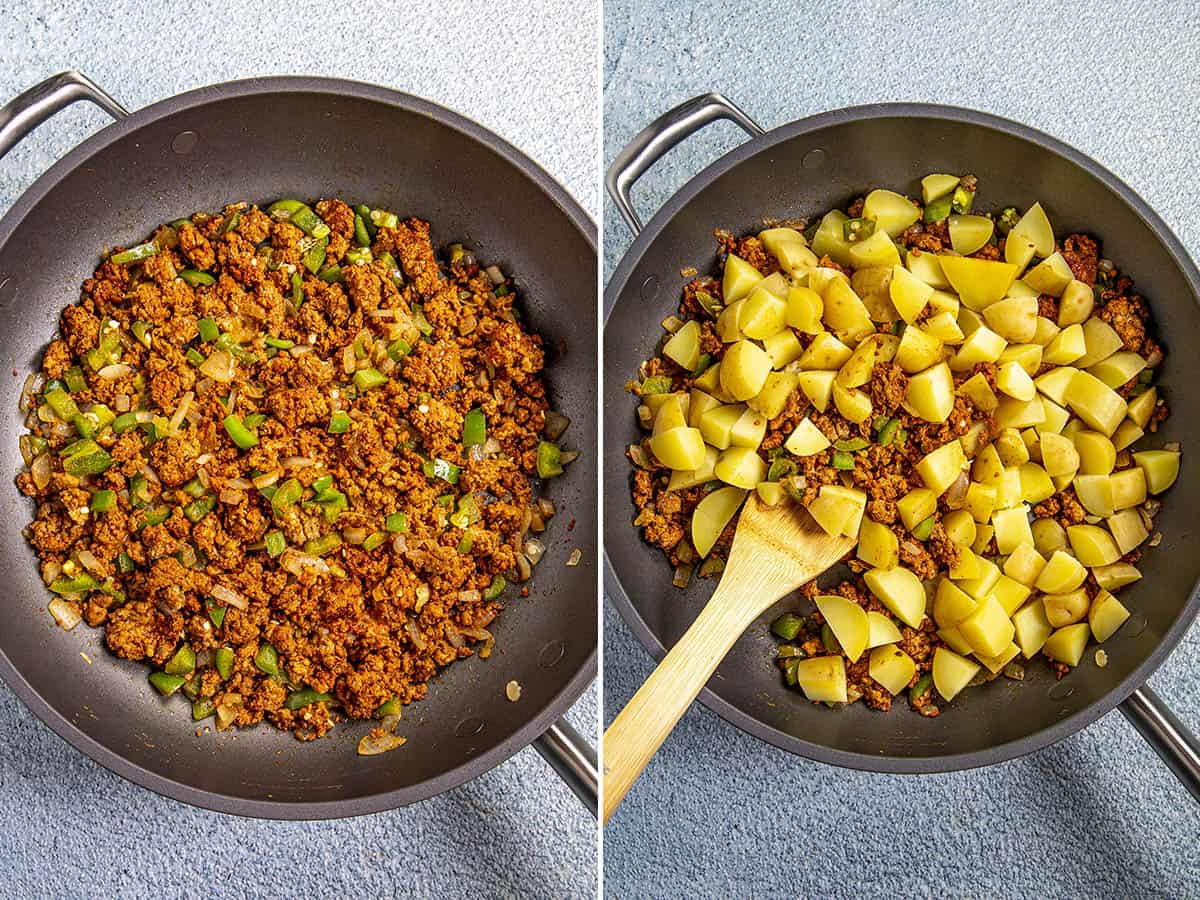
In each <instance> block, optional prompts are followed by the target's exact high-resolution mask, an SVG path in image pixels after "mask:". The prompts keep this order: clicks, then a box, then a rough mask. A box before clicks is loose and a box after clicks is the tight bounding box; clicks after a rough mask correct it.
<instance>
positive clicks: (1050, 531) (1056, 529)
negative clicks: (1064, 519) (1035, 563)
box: [1029, 518, 1068, 557]
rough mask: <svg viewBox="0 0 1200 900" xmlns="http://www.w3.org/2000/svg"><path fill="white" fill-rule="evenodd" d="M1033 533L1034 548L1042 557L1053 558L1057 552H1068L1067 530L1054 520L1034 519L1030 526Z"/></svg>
mask: <svg viewBox="0 0 1200 900" xmlns="http://www.w3.org/2000/svg"><path fill="white" fill-rule="evenodd" d="M1029 529H1030V531H1032V532H1033V546H1034V547H1036V548H1037V552H1038V553H1040V554H1041V555H1042V556H1046V557H1049V556H1053V555H1054V552H1055V551H1057V550H1066V549H1067V547H1068V544H1067V529H1065V528H1063V527H1062V525H1060V524H1059V523H1058V522H1057V521H1055V520H1054V519H1041V518H1039V519H1034V520H1033V524H1032V525H1030V526H1029Z"/></svg>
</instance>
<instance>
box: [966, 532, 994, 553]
mask: <svg viewBox="0 0 1200 900" xmlns="http://www.w3.org/2000/svg"><path fill="white" fill-rule="evenodd" d="M993 530H994V529H993V528H992V526H991V525H978V526H976V528H975V543H974V544H972V545H971V551H972V552H973V553H976V554H978V553H987V552H988V550H989V548H990V546H991V543H992V531H993Z"/></svg>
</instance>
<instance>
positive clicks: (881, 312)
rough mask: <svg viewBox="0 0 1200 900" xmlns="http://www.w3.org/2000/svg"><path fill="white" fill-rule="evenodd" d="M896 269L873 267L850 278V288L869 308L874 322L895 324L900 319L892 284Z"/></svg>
mask: <svg viewBox="0 0 1200 900" xmlns="http://www.w3.org/2000/svg"><path fill="white" fill-rule="evenodd" d="M893 271H894V267H889V266H872V267H871V268H869V269H859V270H857V271H856V272H855V273H854V274H853V275H851V276H850V287H851V288H853V289H854V293H856V294H858V297H859V299H860V300H862V302H863V306H865V307H866V308H867V314H868V315H869V316H870V317H871V321H872V322H889V323H890V322H895V321H896V320H897V319H899V318H900V314H899V313H898V312H896V307H894V306H893V305H892V298H891V284H892V272H893Z"/></svg>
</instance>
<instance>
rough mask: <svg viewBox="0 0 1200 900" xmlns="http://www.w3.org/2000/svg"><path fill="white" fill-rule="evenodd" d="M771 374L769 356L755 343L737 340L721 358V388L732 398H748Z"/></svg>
mask: <svg viewBox="0 0 1200 900" xmlns="http://www.w3.org/2000/svg"><path fill="white" fill-rule="evenodd" d="M770 374H771V357H769V356H767V354H766V351H764V350H763V349H762V348H761V347H759V346H758V345H757V344H752V343H750V342H749V341H738V342H737V343H735V344H733V345H732V346H731V347H730V348H729V349H728V350H726V351H725V356H724V357H722V359H721V388H722V390H724V391H725V392H726V393H727V394H729V396H730V397H732V398H733V399H734V400H749V399H750V398H751V397H753V396H754V395H755V394H757V393H758V392H759V391H761V390H762V387H763V385H764V384H765V383H766V381H767V376H768V375H770Z"/></svg>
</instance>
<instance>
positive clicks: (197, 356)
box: [183, 347, 204, 369]
mask: <svg viewBox="0 0 1200 900" xmlns="http://www.w3.org/2000/svg"><path fill="white" fill-rule="evenodd" d="M183 355H184V357H185V358H186V359H187V361H188V362H190V363H191V364H192V365H193V366H195V367H196V368H197V369H198V368H200V367H201V366H202V365H204V354H203V353H201V352H200V351H199V350H197V349H196V348H195V347H188V348H187V351H186V352H185V353H184V354H183Z"/></svg>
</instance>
